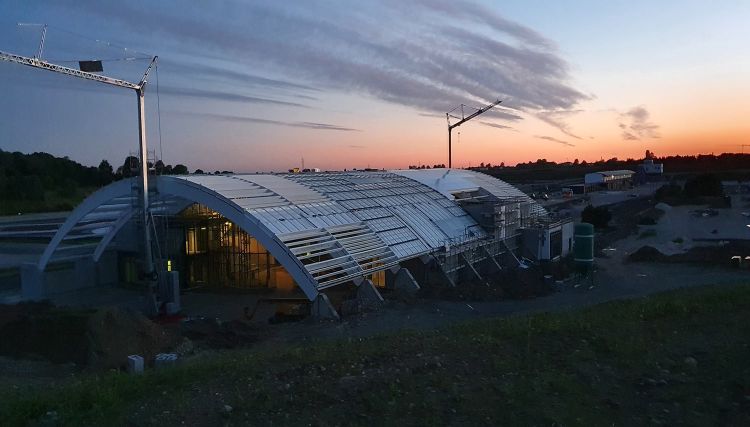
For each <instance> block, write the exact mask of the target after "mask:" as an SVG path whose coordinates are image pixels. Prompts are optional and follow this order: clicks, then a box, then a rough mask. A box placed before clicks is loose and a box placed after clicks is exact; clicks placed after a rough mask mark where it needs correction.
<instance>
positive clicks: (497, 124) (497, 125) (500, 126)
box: [479, 122, 518, 132]
mask: <svg viewBox="0 0 750 427" xmlns="http://www.w3.org/2000/svg"><path fill="white" fill-rule="evenodd" d="M479 123H481V124H483V125H485V126H489V127H492V128H497V129H507V130H512V131H514V132H518V131H517V130H515V129H513V128H512V127H510V126H506V125H501V124H499V123H492V122H479Z"/></svg>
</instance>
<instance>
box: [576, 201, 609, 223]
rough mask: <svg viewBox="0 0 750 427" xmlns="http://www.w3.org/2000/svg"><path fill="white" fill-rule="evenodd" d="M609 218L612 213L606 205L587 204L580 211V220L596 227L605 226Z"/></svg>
mask: <svg viewBox="0 0 750 427" xmlns="http://www.w3.org/2000/svg"><path fill="white" fill-rule="evenodd" d="M611 219H612V213H611V212H610V211H609V209H607V207H606V206H599V207H594V206H592V205H588V206H586V208H585V209H583V212H581V221H583V222H588V223H589V224H592V225H593V226H594V227H596V228H606V227H607V225H608V224H609V221H610V220H611Z"/></svg>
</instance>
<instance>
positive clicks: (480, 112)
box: [448, 99, 503, 129]
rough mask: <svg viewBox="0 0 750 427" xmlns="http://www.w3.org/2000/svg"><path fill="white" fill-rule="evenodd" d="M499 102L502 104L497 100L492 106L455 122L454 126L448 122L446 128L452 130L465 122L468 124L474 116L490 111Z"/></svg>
mask: <svg viewBox="0 0 750 427" xmlns="http://www.w3.org/2000/svg"><path fill="white" fill-rule="evenodd" d="M501 102H503V101H501V100H499V99H498V100H497V101H495V102H493V103H492V104H490V105H488V106H486V107H482V108H480V109H479V110H477V111H475V112H474V113H473V114H471V115H469V116H466V118H464V119H461V120H460V121H458V122H456V123H455V124H450V122H449V123H448V128H449V129H453V128H455V127H458V126H461V125H462V124H464V123H465V122H468V121H469V120H471V119H473V118H474V117H476V116H478V115H480V114H482V113H485V112H487V111H488V110H489V109H491V108H492V107H494V106H496V105H498V104H500V103H501ZM448 117H449V118H448V120H450V116H448Z"/></svg>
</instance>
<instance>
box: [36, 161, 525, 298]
mask: <svg viewBox="0 0 750 427" xmlns="http://www.w3.org/2000/svg"><path fill="white" fill-rule="evenodd" d="M441 173H442V175H441ZM154 181H155V187H156V189H157V196H156V197H154V199H153V206H154V207H155V208H157V209H160V210H161V211H162V212H168V213H172V214H174V213H177V212H179V210H181V209H184V208H185V207H186V206H187V205H189V204H190V203H201V204H204V205H206V206H207V207H209V208H210V209H212V210H214V211H217V212H219V213H220V214H221V215H223V216H225V217H227V218H228V219H229V220H230V221H232V222H234V223H235V224H237V225H238V226H239V227H241V228H243V229H244V230H245V231H246V232H247V233H249V234H251V235H252V236H253V237H255V238H256V239H258V241H259V242H260V243H261V244H263V245H264V246H265V247H266V248H267V249H268V250H269V252H271V254H272V255H274V257H276V258H277V259H278V260H279V262H280V263H281V264H282V265H283V266H284V267H285V268H286V269H287V271H288V272H289V273H290V274H291V275H292V277H293V278H294V279H295V281H296V282H297V283H298V285H299V286H300V287H301V288H302V290H303V291H304V292H305V293H306V295H307V296H308V297H309V298H310V299H314V298H315V296H317V293H318V291H320V290H321V289H325V288H327V287H330V286H334V285H336V284H339V283H343V282H347V281H352V280H354V281H357V280H360V279H362V278H364V277H365V276H367V275H369V274H372V273H374V272H376V271H380V270H383V269H386V268H390V267H392V266H395V265H396V264H398V263H399V262H400V261H404V260H407V259H411V258H415V257H418V256H421V255H424V254H427V253H431V252H435V251H437V250H441V249H443V248H444V247H445V246H446V244H447V243H448V242H456V241H462V242H469V241H473V240H479V239H483V238H486V237H488V235H487V233H486V232H485V231H484V230H483V229H482V228H480V227H479V225H478V224H477V223H476V221H474V219H473V218H472V217H471V216H470V215H469V214H468V213H467V212H466V211H465V210H464V209H462V208H461V207H460V206H459V205H458V204H457V203H456V202H455V201H454V200H453V195H452V193H454V192H456V191H461V190H467V189H470V188H483V189H485V190H486V191H488V192H490V193H492V194H495V195H496V196H497V197H498V198H499V199H502V198H519V197H525V198H527V199H528V197H526V196H525V195H524V194H523V193H522V192H520V191H519V190H517V189H515V188H514V187H512V186H510V185H508V184H506V183H504V182H502V181H499V180H496V179H494V178H492V177H489V176H487V175H482V174H478V173H474V172H470V171H459V170H450V171H449V170H445V169H442V170H427V171H396V172H357V171H354V172H332V173H310V174H282V175H275V174H274V175H271V174H234V175H185V176H160V177H156V179H155V180H154ZM132 185H134V182H130V181H128V180H125V181H120V182H118V183H114V184H111V185H110V186H107V187H104V188H103V189H101V190H99V191H97V192H96V193H94V194H93V195H92V196H90V197H89V198H88V199H87V200H86V201H84V202H83V203H82V204H81V205H80V206H79V207H78V208H76V210H75V211H74V212H73V213H72V214H71V215H70V217H69V218H68V219H67V220H66V222H65V223H64V224H63V225H62V226H61V227H60V229H58V231H57V233H56V235H55V236H54V238H53V240H52V242H51V243H50V245H49V247H48V248H47V250H45V253H44V255H43V257H42V259H41V260H40V262H39V267H40V268H42V269H43V268H44V266H46V264H47V262H49V259H50V258H51V256H52V254H53V253H54V252H55V250H56V249H57V246H58V245H59V244H60V243H61V242H62V241H64V240H65V239H67V238H69V237H70V236H69V234H70V233H71V232H74V230H79V231H80V230H82V225H83V224H89V223H91V221H92V219H93V218H95V217H97V216H102V214H104V213H106V214H105V215H103V216H102V220H101V221H94V222H96V223H97V224H98V225H97V226H95V227H94V226H91V227H92V230H95V231H96V232H97V233H98V234H99V235H100V236H102V238H101V242H100V243H99V244H98V245H97V246H96V251H95V254H94V257H95V259H96V258H98V257H99V256H100V255H101V252H102V251H103V249H104V247H106V245H107V244H108V243H109V241H110V240H111V239H112V237H113V236H114V235H115V234H116V233H117V231H119V229H120V227H122V226H123V224H124V223H126V222H127V219H128V218H129V217H130V216H131V215H132V214H133V213H134V211H135V209H133V206H135V204H134V200H133V199H132V198H133V197H135V193H134V192H133V190H132ZM528 201H529V202H531V203H533V201H531V199H528ZM534 205H535V206H538V205H536V204H535V203H534ZM92 232H93V231H92Z"/></svg>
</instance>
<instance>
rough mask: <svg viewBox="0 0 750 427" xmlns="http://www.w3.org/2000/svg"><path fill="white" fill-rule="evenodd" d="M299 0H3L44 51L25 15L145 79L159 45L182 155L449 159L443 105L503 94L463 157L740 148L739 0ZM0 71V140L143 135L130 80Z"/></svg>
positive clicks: (2, 25)
mask: <svg viewBox="0 0 750 427" xmlns="http://www.w3.org/2000/svg"><path fill="white" fill-rule="evenodd" d="M292 3H293V2H254V1H240V0H234V1H205V2H178V1H173V0H167V1H159V2H153V1H145V0H129V1H119V2H100V1H94V0H60V1H28V0H23V1H21V0H2V1H1V2H0V50H2V51H4V52H11V53H17V54H22V55H28V56H33V55H34V54H35V51H36V49H37V47H38V39H39V34H40V27H38V26H29V25H25V26H18V25H17V23H18V22H22V23H47V24H49V25H50V28H49V30H48V33H47V40H46V45H45V50H44V54H43V57H44V58H46V59H47V60H48V61H50V62H55V63H58V64H61V65H67V66H72V67H75V66H76V65H77V64H76V63H75V62H72V61H73V60H79V59H105V60H107V61H105V62H104V68H105V74H108V75H113V76H117V77H121V78H126V79H128V80H138V79H139V78H140V74H141V73H142V72H143V70H144V69H145V67H146V65H147V64H148V61H147V60H146V59H145V57H146V56H148V54H156V55H159V57H160V61H159V74H158V77H159V85H158V86H159V91H158V93H159V96H158V97H157V84H156V83H157V79H156V73H154V74H153V75H152V76H151V79H150V85H149V87H148V90H147V116H148V118H147V126H148V135H149V144H150V147H151V148H152V149H155V150H156V151H157V154H159V152H161V153H162V154H161V155H162V158H163V160H164V161H165V163H169V164H176V163H184V164H186V165H188V167H189V168H190V169H191V170H193V169H196V168H202V169H204V170H211V171H212V170H216V169H220V170H225V169H228V170H234V171H236V172H240V171H242V172H252V171H271V170H273V171H282V170H286V169H288V168H291V167H294V166H298V165H299V164H300V159H301V158H302V157H304V159H305V165H306V167H320V168H322V169H343V168H363V167H368V166H369V167H374V168H405V167H407V166H408V165H410V164H421V163H424V164H435V163H447V129H446V120H445V113H446V112H447V111H448V110H451V109H452V108H454V107H456V106H458V105H460V104H462V103H463V104H467V105H470V106H476V107H479V106H482V105H484V104H486V103H488V102H491V101H493V100H494V99H496V98H499V99H502V100H503V103H502V104H501V105H502V107H503V108H498V109H495V110H493V111H491V112H490V113H487V114H486V115H484V116H481V117H479V118H477V119H475V120H474V121H472V122H468V123H466V124H465V125H463V126H461V127H460V128H457V129H456V130H454V142H455V143H454V166H456V167H464V166H470V165H477V164H479V163H480V162H491V163H493V164H499V163H500V162H505V163H506V164H515V163H517V162H524V161H528V160H535V159H537V158H546V159H548V160H555V161H566V160H569V161H573V160H574V159H576V158H577V159H580V160H584V159H585V160H589V161H591V160H598V159H600V158H605V159H606V158H610V157H619V158H626V157H641V156H642V155H643V153H644V151H645V150H646V149H650V150H652V151H654V152H655V153H656V154H657V155H666V154H696V153H711V152H713V153H721V152H739V151H740V150H741V148H740V145H741V144H750V137H749V136H750V118H749V117H750V54H748V51H749V50H750V47H748V46H750V25H748V22H750V2H748V1H746V0H736V1H730V0H728V1H721V2H716V1H709V0H705V1H685V0H680V1H652V0H651V1H645V0H644V1H606V2H602V1H583V0H577V1H570V2H558V1H529V0H524V1H503V2H497V1H480V0H477V1H473V0H416V1H401V0H383V1H378V2H376V1H356V2H350V1H344V0H341V1H335V0H330V1H305V2H296V3H299V4H296V5H295V4H292ZM188 4H189V5H192V7H187V6H186V5H188ZM198 5H201V6H200V7H198ZM82 36H83V37H82ZM96 39H98V40H106V41H107V42H109V44H106V43H103V42H97V41H96ZM122 47H127V48H128V50H125V49H123V48H122ZM141 52H145V53H141ZM125 58H131V59H132V58H135V59H132V60H124V59H125ZM0 81H1V82H2V83H0V87H2V92H3V102H2V103H0V117H2V119H1V121H0V148H1V149H3V150H6V151H16V150H18V151H23V152H33V151H46V152H50V153H53V154H55V155H59V156H65V155H67V156H69V157H70V158H72V159H74V160H77V161H79V162H82V163H84V164H88V165H96V164H98V163H99V161H100V160H101V159H108V160H109V161H110V162H111V163H112V164H113V165H115V166H117V165H119V164H121V163H122V160H123V159H124V157H125V156H126V155H127V154H128V153H130V152H135V151H136V150H137V146H138V145H137V144H138V142H137V116H136V98H135V95H134V94H133V93H132V91H128V90H125V89H118V88H111V87H106V86H104V85H101V84H97V83H93V82H88V81H83V80H78V79H75V78H72V77H67V76H59V75H55V74H53V73H50V72H46V71H37V70H33V69H31V68H28V67H23V66H20V65H14V64H11V63H8V62H0ZM157 102H158V104H159V105H158V106H159V107H160V111H161V117H160V119H161V144H160V141H159V139H160V138H159V116H158V115H157V111H158V109H157ZM466 111H470V110H468V109H467V110H466ZM458 132H460V135H459V134H458ZM745 151H746V152H748V151H750V147H746V148H745Z"/></svg>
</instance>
